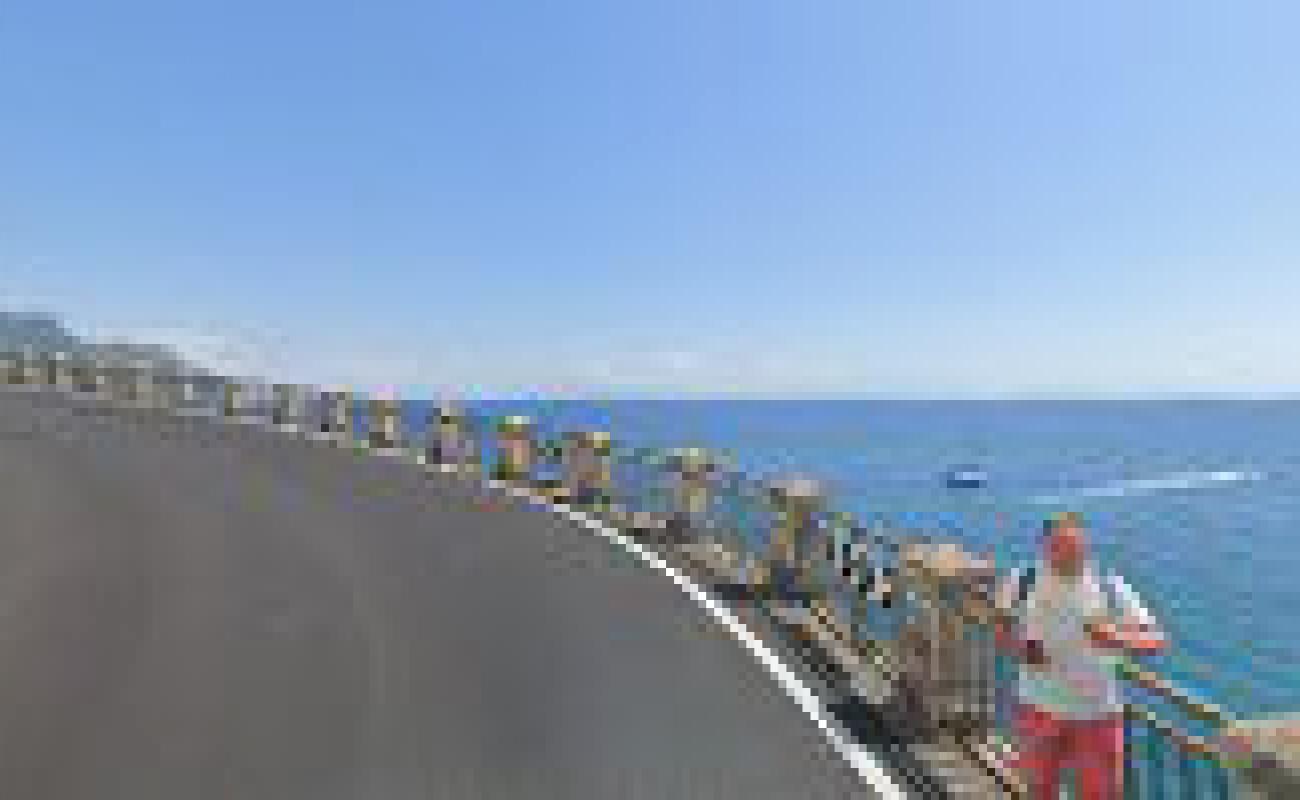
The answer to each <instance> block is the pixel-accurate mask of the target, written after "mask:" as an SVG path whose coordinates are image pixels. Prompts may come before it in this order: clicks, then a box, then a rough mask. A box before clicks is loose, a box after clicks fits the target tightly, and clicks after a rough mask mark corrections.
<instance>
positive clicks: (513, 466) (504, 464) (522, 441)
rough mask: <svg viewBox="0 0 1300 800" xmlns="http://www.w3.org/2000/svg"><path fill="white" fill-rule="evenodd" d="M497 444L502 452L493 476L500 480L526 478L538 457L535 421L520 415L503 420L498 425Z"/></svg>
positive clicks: (517, 480)
mask: <svg viewBox="0 0 1300 800" xmlns="http://www.w3.org/2000/svg"><path fill="white" fill-rule="evenodd" d="M497 446H498V447H499V449H500V452H499V454H498V456H497V462H496V465H495V466H494V467H493V469H492V477H493V478H496V479H497V480H500V481H512V482H522V481H524V480H526V479H527V478H528V475H529V473H530V472H531V471H532V468H533V464H534V463H536V458H537V453H536V449H537V448H536V442H535V440H534V426H533V421H532V420H531V419H529V418H528V417H525V416H520V415H514V416H509V417H506V418H505V419H503V420H501V422H500V423H499V424H498V426H497Z"/></svg>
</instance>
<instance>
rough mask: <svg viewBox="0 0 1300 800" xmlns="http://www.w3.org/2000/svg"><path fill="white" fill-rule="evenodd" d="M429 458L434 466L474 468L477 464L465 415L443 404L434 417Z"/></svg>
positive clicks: (427, 458)
mask: <svg viewBox="0 0 1300 800" xmlns="http://www.w3.org/2000/svg"><path fill="white" fill-rule="evenodd" d="M427 437H428V438H427V441H426V443H425V459H426V460H427V461H428V462H429V463H432V464H444V465H447V466H456V467H471V466H473V465H474V464H475V463H476V462H477V460H478V459H477V457H476V455H475V453H474V447H473V438H472V435H471V433H470V430H469V420H468V418H467V417H466V416H465V412H464V411H462V410H461V409H460V408H458V407H456V406H455V405H453V404H451V403H443V404H442V405H441V406H439V407H438V408H435V409H434V410H433V411H432V412H431V414H430V420H429V427H428V432H427Z"/></svg>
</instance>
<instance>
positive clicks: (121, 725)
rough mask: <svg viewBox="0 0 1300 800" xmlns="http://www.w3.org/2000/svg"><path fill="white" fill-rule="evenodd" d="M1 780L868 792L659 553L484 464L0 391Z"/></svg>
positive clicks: (312, 790)
mask: <svg viewBox="0 0 1300 800" xmlns="http://www.w3.org/2000/svg"><path fill="white" fill-rule="evenodd" d="M0 476H3V480H0V795H3V796H5V797H14V798H24V799H25V800H37V799H39V798H58V799H59V800H75V799H76V798H123V800H126V798H130V800H149V799H150V798H159V800H163V799H165V800H173V799H174V798H223V799H224V798H241V800H251V799H253V798H267V799H268V800H295V799H296V798H303V800H307V799H308V798H310V800H329V799H330V798H340V799H341V798H384V800H405V799H406V798H411V799H412V800H414V798H421V799H425V798H443V797H446V798H575V799H576V798H690V797H700V798H730V797H735V798H747V799H749V800H752V799H753V798H792V797H798V798H845V797H878V796H882V795H880V794H878V793H877V792H876V791H874V790H871V789H869V788H868V787H867V786H866V784H865V782H864V781H863V779H862V776H861V775H860V774H859V773H858V772H856V771H855V770H854V769H852V768H851V767H850V765H849V764H848V763H847V762H846V761H845V759H844V758H843V757H842V756H841V754H840V753H838V752H836V751H835V750H834V749H833V748H832V747H830V746H829V745H828V740H827V737H826V735H825V732H824V731H823V730H819V729H818V727H817V726H816V725H815V724H814V722H813V720H812V719H810V718H809V716H808V715H807V714H806V713H804V712H803V711H801V710H800V708H799V707H798V706H797V705H796V703H795V702H793V701H792V699H791V698H790V697H789V696H788V695H787V693H786V692H785V691H784V690H783V689H782V687H781V686H780V685H778V683H777V682H776V681H774V680H773V679H772V677H771V675H770V674H769V672H768V671H766V670H765V669H764V668H763V667H762V666H761V665H760V664H759V662H758V661H757V660H755V658H754V657H753V656H752V654H751V653H749V652H746V650H745V649H744V648H743V647H741V646H740V645H739V644H738V643H737V641H736V640H735V639H734V638H733V637H732V636H730V635H728V633H727V632H726V631H725V630H724V629H723V628H722V627H721V626H719V625H718V624H717V622H716V621H715V620H713V619H711V618H710V617H709V616H708V615H707V614H706V613H705V612H704V611H703V610H702V609H701V608H700V607H699V605H698V604H697V603H695V602H693V601H692V599H691V598H690V597H688V596H687V595H686V594H684V593H683V592H682V591H680V589H679V588H678V587H677V586H674V585H673V584H672V583H671V582H670V581H668V580H665V578H664V576H663V575H662V574H658V573H656V572H655V571H653V570H649V569H646V568H645V567H644V565H643V564H641V563H639V562H638V561H637V560H636V559H634V558H631V557H630V556H629V555H628V553H627V552H626V551H624V550H622V549H620V548H618V547H616V546H614V545H612V544H611V543H610V542H608V541H607V540H605V539H602V538H601V537H598V536H594V535H592V533H591V531H589V530H584V529H583V528H582V527H580V526H578V525H576V524H574V523H573V522H570V521H566V520H565V519H563V518H561V517H560V516H557V515H555V514H552V513H548V512H544V511H539V510H537V509H536V508H532V507H530V506H529V504H527V503H525V502H522V501H519V500H517V499H516V500H512V499H509V498H506V497H504V496H500V495H498V496H495V497H488V496H487V495H486V494H485V493H484V492H483V491H482V489H481V487H480V486H478V485H477V484H475V483H472V482H469V481H465V480H462V479H460V478H457V477H455V476H449V475H441V476H440V475H430V474H427V473H426V472H425V471H422V470H418V469H412V468H410V466H409V465H406V464H402V463H398V462H394V461H387V460H384V459H380V458H368V457H365V456H363V455H360V454H357V453H354V452H350V451H348V450H344V449H338V448H333V447H330V446H328V445H325V444H322V443H317V442H312V441H308V440H305V439H299V438H292V437H284V436H278V435H276V434H274V433H272V432H269V431H265V430H259V429H256V428H251V427H239V426H229V425H225V424H222V423H219V422H216V421H211V420H203V419H175V418H168V417H166V416H165V415H161V414H147V413H139V412H130V411H125V412H124V411H117V410H114V411H110V410H107V408H106V407H105V406H103V405H102V404H100V403H98V402H97V401H94V400H90V399H86V398H78V397H75V396H70V395H61V394H56V393H50V392H35V393H14V392H0Z"/></svg>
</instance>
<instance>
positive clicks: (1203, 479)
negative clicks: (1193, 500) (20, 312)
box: [1029, 470, 1264, 505]
mask: <svg viewBox="0 0 1300 800" xmlns="http://www.w3.org/2000/svg"><path fill="white" fill-rule="evenodd" d="M1263 479H1264V473H1262V472H1254V471H1239V470H1219V471H1215V472H1178V473H1175V474H1173V475H1166V476H1164V477H1161V478H1141V479H1137V480H1130V481H1116V482H1115V483H1109V484H1106V485H1105V486H1095V487H1092V488H1090V489H1080V490H1078V491H1076V492H1068V493H1066V494H1057V495H1040V496H1038V497H1035V498H1032V499H1031V500H1030V501H1029V502H1030V503H1033V504H1035V505H1058V504H1060V503H1063V502H1068V501H1070V500H1080V499H1086V498H1090V497H1130V496H1132V495H1142V494H1151V493H1152V492H1160V491H1177V490H1186V489H1203V488H1206V487H1209V486H1213V485H1215V484H1220V483H1244V482H1248V481H1259V480H1263Z"/></svg>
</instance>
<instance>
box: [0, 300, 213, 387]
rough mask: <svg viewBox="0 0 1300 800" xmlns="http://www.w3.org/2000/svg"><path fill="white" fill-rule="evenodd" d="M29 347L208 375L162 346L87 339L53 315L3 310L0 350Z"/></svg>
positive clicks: (182, 372)
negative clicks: (76, 333) (73, 332)
mask: <svg viewBox="0 0 1300 800" xmlns="http://www.w3.org/2000/svg"><path fill="white" fill-rule="evenodd" d="M26 348H30V349H32V350H34V351H35V352H37V353H42V354H45V353H56V352H61V353H68V354H70V355H76V356H83V357H89V358H96V359H98V360H101V361H104V362H108V363H116V364H121V363H125V362H134V363H141V362H143V363H145V364H149V365H151V366H152V367H153V368H154V369H156V370H158V371H160V372H169V373H173V374H190V375H195V374H198V375H204V374H207V371H206V370H203V369H201V368H199V367H198V366H196V365H194V364H191V363H188V362H186V361H185V360H184V359H183V358H181V357H180V356H179V355H178V354H177V353H176V352H175V351H173V350H171V349H170V348H168V347H164V346H162V345H155V344H143V343H138V342H123V341H113V342H94V341H87V340H85V339H82V338H81V337H78V336H76V335H74V334H72V333H70V332H69V331H68V329H67V328H66V327H64V325H63V323H62V322H61V321H60V320H59V319H58V318H57V317H55V316H53V315H49V314H34V313H20V312H12V311H0V351H10V352H12V351H16V350H22V349H26Z"/></svg>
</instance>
